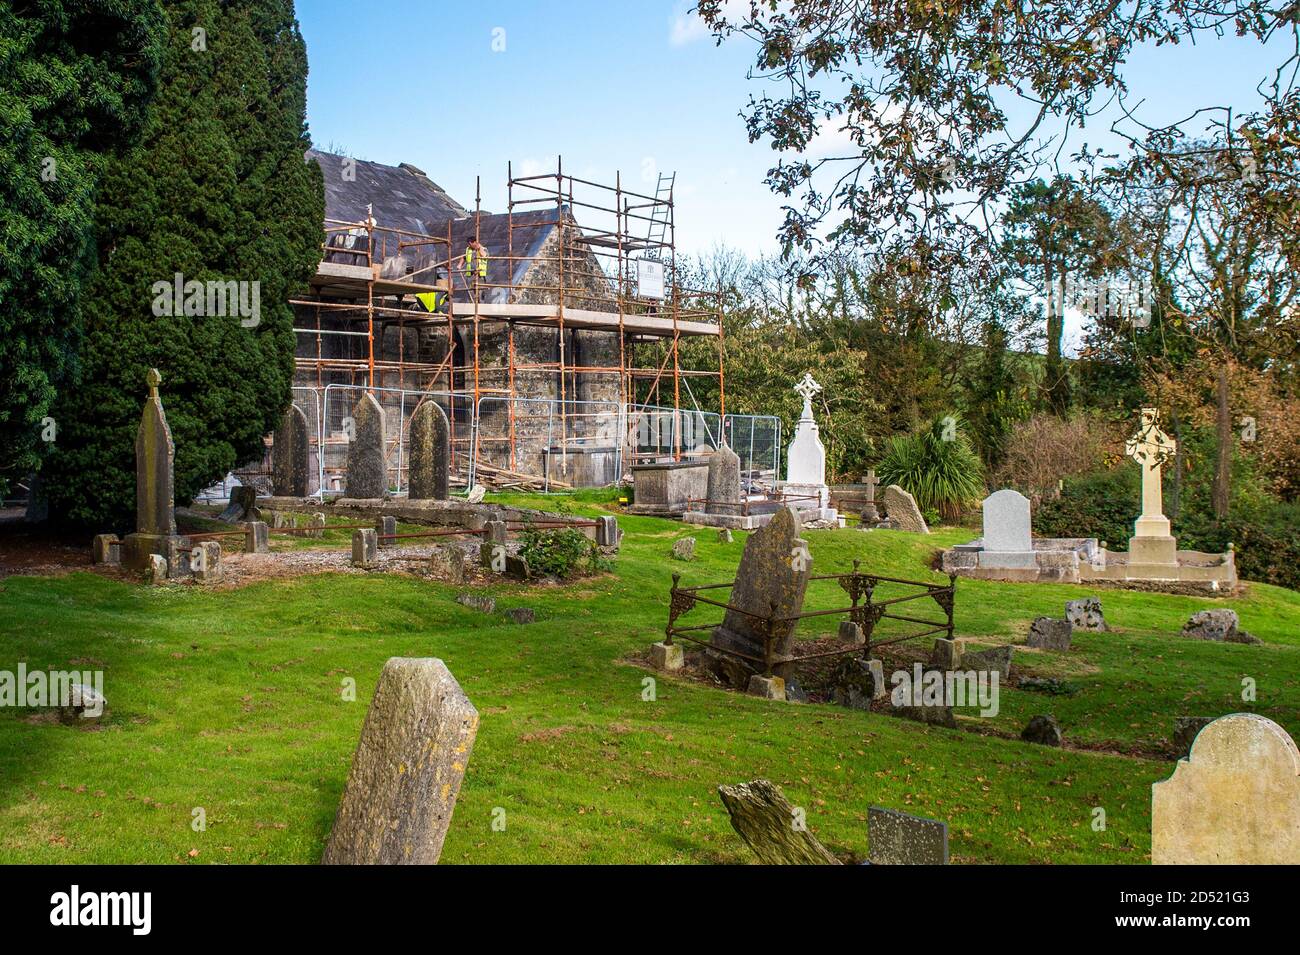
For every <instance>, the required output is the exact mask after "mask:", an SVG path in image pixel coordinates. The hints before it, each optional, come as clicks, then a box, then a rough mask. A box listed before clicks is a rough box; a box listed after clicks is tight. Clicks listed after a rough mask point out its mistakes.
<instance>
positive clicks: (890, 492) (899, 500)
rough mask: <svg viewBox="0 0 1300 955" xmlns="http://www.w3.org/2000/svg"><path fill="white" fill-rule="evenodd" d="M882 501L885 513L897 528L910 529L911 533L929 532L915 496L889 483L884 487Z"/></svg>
mask: <svg viewBox="0 0 1300 955" xmlns="http://www.w3.org/2000/svg"><path fill="white" fill-rule="evenodd" d="M883 503H884V505H885V515H886V516H887V517H888V518H889V520H890V522H891V523H892V524H893V525H894V527H895V528H897V529H898V530H900V531H910V532H912V533H913V534H928V533H930V528H928V527H926V525H925V518H924V517H923V516H922V514H921V509H920V508H919V507H917V506H916V498H914V497H912V495H910V494H908V493H907V492H906V491H904V490H903V489H902V488H901V487H899V486H898V485H897V484H891V485H889V487H887V488H885V494H884V498H883Z"/></svg>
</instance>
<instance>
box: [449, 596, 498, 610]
mask: <svg viewBox="0 0 1300 955" xmlns="http://www.w3.org/2000/svg"><path fill="white" fill-rule="evenodd" d="M456 603H458V604H460V605H461V606H462V607H469V608H470V609H471V610H477V611H479V612H480V613H496V610H497V599H496V598H495V597H489V596H487V595H486V594H457V595H456Z"/></svg>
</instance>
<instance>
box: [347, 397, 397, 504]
mask: <svg viewBox="0 0 1300 955" xmlns="http://www.w3.org/2000/svg"><path fill="white" fill-rule="evenodd" d="M386 448H387V444H386V443H385V436H384V409H383V406H381V405H380V404H379V402H378V401H376V400H375V396H374V395H372V394H370V393H369V392H366V393H365V394H364V395H362V396H361V400H360V401H358V402H357V403H356V405H355V406H354V407H353V409H352V437H351V441H350V443H349V444H348V478H347V485H346V489H345V491H344V493H345V495H346V496H347V497H360V498H375V497H383V496H384V495H385V494H386V493H387V491H388V458H387V454H386V453H385V452H386Z"/></svg>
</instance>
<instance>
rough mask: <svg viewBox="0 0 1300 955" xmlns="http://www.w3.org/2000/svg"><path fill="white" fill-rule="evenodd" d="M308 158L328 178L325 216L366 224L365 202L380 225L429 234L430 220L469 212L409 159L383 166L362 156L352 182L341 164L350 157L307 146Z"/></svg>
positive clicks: (357, 162)
mask: <svg viewBox="0 0 1300 955" xmlns="http://www.w3.org/2000/svg"><path fill="white" fill-rule="evenodd" d="M307 158H308V159H310V160H314V161H315V162H316V164H317V165H319V166H320V168H321V172H322V173H324V176H325V218H327V219H342V220H343V221H345V222H363V221H365V218H366V206H367V204H372V205H373V206H374V216H375V221H376V222H377V223H379V225H381V226H384V227H386V228H389V229H403V230H405V231H407V232H426V231H427V229H426V226H427V225H428V224H429V223H432V222H446V221H447V220H448V219H455V218H459V217H460V216H464V215H468V214H469V212H468V210H467V209H466V208H465V207H464V206H462V205H461V204H460V203H459V202H457V201H456V200H455V199H453V198H452V197H451V196H449V195H447V193H446V191H445V190H444V189H443V188H442V187H441V186H439V185H438V184H437V183H436V182H434V181H433V180H432V179H430V178H429V177H428V176H427V175H425V174H424V172H423V171H422V170H420V169H418V168H416V167H415V166H412V165H410V164H409V163H402V164H401V165H400V166H385V165H384V164H383V163H377V162H367V161H366V160H363V159H358V160H355V163H356V165H355V167H354V168H353V171H354V172H355V178H354V179H352V180H351V181H348V180H345V179H344V178H343V168H344V167H343V163H344V162H345V161H348V157H346V156H336V155H334V154H333V153H324V152H320V151H319V150H316V149H309V150H307Z"/></svg>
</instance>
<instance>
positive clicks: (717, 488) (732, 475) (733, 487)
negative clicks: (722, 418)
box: [704, 441, 741, 514]
mask: <svg viewBox="0 0 1300 955" xmlns="http://www.w3.org/2000/svg"><path fill="white" fill-rule="evenodd" d="M705 497H706V498H707V501H706V502H705V505H704V511H705V513H706V514H739V513H740V512H741V506H740V455H738V454H736V452H735V451H733V450H731V448H730V447H728V445H727V443H726V442H725V441H724V442H723V443H722V444H720V445H718V449H717V450H716V451H714V452H713V454H711V455H710V456H709V481H708V490H707V491H706V492H705Z"/></svg>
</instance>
